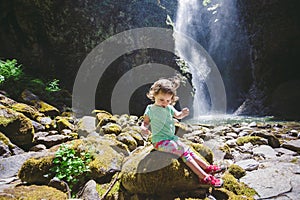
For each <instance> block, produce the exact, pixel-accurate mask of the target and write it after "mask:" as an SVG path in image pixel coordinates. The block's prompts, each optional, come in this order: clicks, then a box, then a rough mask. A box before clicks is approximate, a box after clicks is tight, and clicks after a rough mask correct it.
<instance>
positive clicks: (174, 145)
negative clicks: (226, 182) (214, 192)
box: [154, 140, 223, 187]
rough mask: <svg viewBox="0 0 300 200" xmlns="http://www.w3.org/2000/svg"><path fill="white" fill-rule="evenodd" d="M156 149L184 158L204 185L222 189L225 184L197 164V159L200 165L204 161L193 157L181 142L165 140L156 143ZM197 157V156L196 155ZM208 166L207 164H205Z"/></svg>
mask: <svg viewBox="0 0 300 200" xmlns="http://www.w3.org/2000/svg"><path fill="white" fill-rule="evenodd" d="M154 148H155V149H157V150H159V151H164V152H168V153H173V154H175V155H178V156H180V157H181V158H182V160H183V161H184V162H185V163H186V165H187V166H188V167H189V168H190V169H191V170H192V171H193V172H194V173H195V174H196V175H197V176H198V177H199V180H200V181H201V182H202V183H205V184H209V185H213V186H215V187H220V186H222V184H223V181H222V180H220V179H216V178H215V177H213V176H212V175H209V174H207V173H206V172H205V171H204V170H203V169H202V168H201V166H200V164H198V163H197V161H196V160H195V158H196V159H197V160H198V162H199V163H201V164H202V163H203V162H204V161H203V160H202V159H201V158H200V157H198V156H195V158H194V157H193V156H192V155H193V154H191V151H190V150H189V147H188V146H187V145H185V144H183V143H181V142H180V141H177V142H175V141H172V140H163V141H160V142H158V143H156V145H155V147H154ZM194 155H195V154H194ZM204 164H206V163H204Z"/></svg>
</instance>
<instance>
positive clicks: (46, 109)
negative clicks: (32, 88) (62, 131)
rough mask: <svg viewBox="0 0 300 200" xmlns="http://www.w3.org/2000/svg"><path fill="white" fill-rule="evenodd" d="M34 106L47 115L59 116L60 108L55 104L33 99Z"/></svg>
mask: <svg viewBox="0 0 300 200" xmlns="http://www.w3.org/2000/svg"><path fill="white" fill-rule="evenodd" d="M32 103H33V104H34V106H35V107H36V108H37V109H38V111H39V112H41V113H44V114H45V115H46V116H53V117H54V116H57V115H59V110H58V109H57V108H55V107H54V106H52V105H50V104H47V103H46V102H44V101H41V100H34V101H32Z"/></svg>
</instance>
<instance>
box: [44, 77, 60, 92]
mask: <svg viewBox="0 0 300 200" xmlns="http://www.w3.org/2000/svg"><path fill="white" fill-rule="evenodd" d="M45 90H46V91H48V92H58V91H60V87H59V80H58V79H53V80H52V81H49V82H48V84H47V85H46V88H45Z"/></svg>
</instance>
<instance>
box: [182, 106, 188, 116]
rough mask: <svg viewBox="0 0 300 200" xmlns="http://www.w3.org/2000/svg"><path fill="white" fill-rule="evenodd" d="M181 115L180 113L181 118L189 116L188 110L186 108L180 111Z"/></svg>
mask: <svg viewBox="0 0 300 200" xmlns="http://www.w3.org/2000/svg"><path fill="white" fill-rule="evenodd" d="M181 113H182V117H186V116H188V115H189V114H190V110H189V109H188V108H183V109H182V110H181Z"/></svg>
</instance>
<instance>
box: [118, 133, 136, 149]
mask: <svg viewBox="0 0 300 200" xmlns="http://www.w3.org/2000/svg"><path fill="white" fill-rule="evenodd" d="M117 140H118V141H120V142H123V143H124V144H126V145H127V146H128V148H129V150H130V151H133V150H135V149H136V147H137V142H136V140H135V139H134V138H133V137H132V136H131V135H130V134H129V133H128V132H126V133H121V134H119V135H118V136H117Z"/></svg>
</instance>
